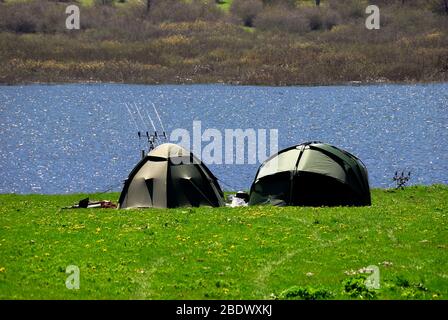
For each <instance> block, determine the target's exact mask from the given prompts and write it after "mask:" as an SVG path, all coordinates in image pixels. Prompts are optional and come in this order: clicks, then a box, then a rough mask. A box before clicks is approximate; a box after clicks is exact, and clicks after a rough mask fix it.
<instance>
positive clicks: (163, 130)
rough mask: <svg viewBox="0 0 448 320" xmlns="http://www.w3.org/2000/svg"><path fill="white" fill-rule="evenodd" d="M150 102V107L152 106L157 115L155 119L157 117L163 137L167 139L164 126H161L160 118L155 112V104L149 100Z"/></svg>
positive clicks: (157, 113)
mask: <svg viewBox="0 0 448 320" xmlns="http://www.w3.org/2000/svg"><path fill="white" fill-rule="evenodd" d="M151 104H152V107H153V108H154V111H155V113H156V115H157V119H159V122H160V126H161V127H162V133H163V138H164V139H165V140H167V137H166V131H165V127H164V126H163V123H162V119H160V115H159V112H157V108H156V105H155V104H154V103H153V102H151Z"/></svg>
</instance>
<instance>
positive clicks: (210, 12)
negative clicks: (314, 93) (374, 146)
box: [0, 0, 448, 85]
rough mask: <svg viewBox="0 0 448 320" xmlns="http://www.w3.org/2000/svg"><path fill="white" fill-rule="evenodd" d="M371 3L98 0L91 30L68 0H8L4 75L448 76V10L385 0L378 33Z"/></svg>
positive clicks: (312, 79) (239, 79)
mask: <svg viewBox="0 0 448 320" xmlns="http://www.w3.org/2000/svg"><path fill="white" fill-rule="evenodd" d="M257 1H258V0H253V1H252V0H251V1H249V2H250V3H256V2H257ZM278 2H281V1H278ZM370 2H372V3H373V2H375V3H377V2H379V1H364V0H357V1H355V0H343V1H342V0H338V1H322V4H321V6H320V7H319V8H316V7H313V1H307V2H306V1H300V2H298V4H297V5H296V6H294V7H288V8H287V7H284V6H269V5H265V6H259V7H256V8H258V9H256V10H255V9H253V8H252V7H250V6H249V7H242V8H236V9H235V8H234V7H233V5H230V1H224V2H222V3H221V4H218V5H215V3H214V2H211V1H209V2H208V3H203V2H201V1H174V0H172V1H171V0H170V1H158V2H157V1H155V2H154V3H155V4H154V7H153V9H152V11H151V12H150V13H149V14H146V13H145V10H144V7H142V6H141V4H140V5H139V2H136V1H131V2H129V3H127V4H126V3H125V4H121V3H117V4H116V5H112V6H99V5H96V6H95V5H92V3H90V2H89V4H88V5H86V6H81V30H72V31H69V30H66V29H65V18H66V17H67V15H66V14H65V13H64V12H65V11H64V10H65V6H66V4H64V3H54V2H47V1H31V0H30V1H27V2H25V3H23V2H19V3H17V2H16V1H8V2H6V3H5V4H2V3H0V44H1V45H0V62H1V63H0V83H10V84H14V83H27V82H78V81H102V82H124V83H148V84H158V83H210V82H212V83H233V84H266V85H297V84H299V85H300V84H304V85H311V84H337V83H347V82H352V81H356V82H432V81H448V58H447V57H448V34H447V32H446V30H448V16H447V15H446V14H443V13H440V12H435V11H434V10H433V8H434V7H431V6H429V5H428V3H429V2H427V1H415V2H414V1H413V2H405V4H401V3H402V1H389V2H386V1H385V2H382V3H381V4H380V7H381V29H380V30H372V31H369V30H367V29H366V28H365V18H366V14H365V13H364V10H365V7H366V6H367V5H368V4H369V3H370ZM251 10H255V11H254V14H253V15H250V14H249V13H251V12H252V11H251ZM247 25H250V26H249V27H248V26H247Z"/></svg>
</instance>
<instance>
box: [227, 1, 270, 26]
mask: <svg viewBox="0 0 448 320" xmlns="http://www.w3.org/2000/svg"><path fill="white" fill-rule="evenodd" d="M262 10H263V3H262V2H261V1H260V0H234V1H233V3H232V6H231V7H230V11H231V12H232V13H233V14H234V15H235V16H237V17H238V18H239V19H240V20H241V22H242V23H243V24H244V25H245V26H246V27H252V26H253V23H254V20H255V18H256V17H257V15H258V14H259V13H260V12H261V11H262Z"/></svg>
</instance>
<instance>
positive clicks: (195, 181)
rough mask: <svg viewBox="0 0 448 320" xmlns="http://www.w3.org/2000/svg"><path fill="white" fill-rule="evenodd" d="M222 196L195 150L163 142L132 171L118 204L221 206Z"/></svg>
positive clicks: (159, 206)
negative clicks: (191, 150)
mask: <svg viewBox="0 0 448 320" xmlns="http://www.w3.org/2000/svg"><path fill="white" fill-rule="evenodd" d="M223 196H224V194H223V192H222V190H221V188H220V186H219V184H218V181H217V179H216V177H215V176H214V175H213V174H212V173H211V172H210V170H209V169H208V168H207V167H206V166H205V165H204V164H203V163H202V162H201V161H200V160H199V159H198V158H196V157H195V156H194V155H193V153H191V152H190V151H187V150H186V149H184V148H182V147H180V146H178V145H175V144H171V143H164V144H161V145H159V146H157V147H156V148H155V149H153V150H151V151H150V152H149V153H148V154H147V155H146V156H145V157H144V158H143V159H142V160H141V161H140V162H139V163H138V164H137V165H136V166H135V168H134V169H133V170H132V171H131V173H130V174H129V177H128V179H127V180H126V181H125V184H124V187H123V191H122V192H121V195H120V199H119V200H118V203H119V208H120V209H125V208H149V207H155V208H176V207H198V206H211V207H219V206H223V205H224V200H223Z"/></svg>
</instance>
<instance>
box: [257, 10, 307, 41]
mask: <svg viewBox="0 0 448 320" xmlns="http://www.w3.org/2000/svg"><path fill="white" fill-rule="evenodd" d="M254 25H255V26H256V27H257V28H259V29H260V30H271V31H275V30H279V31H283V32H291V33H299V34H301V33H306V32H308V31H310V28H309V22H308V20H307V19H306V18H305V17H304V16H303V15H302V14H301V13H300V12H299V11H298V10H287V9H286V8H283V7H272V8H267V9H265V10H264V11H263V12H262V13H260V14H259V16H258V17H257V18H256V19H255V22H254Z"/></svg>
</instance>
